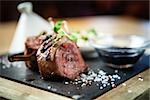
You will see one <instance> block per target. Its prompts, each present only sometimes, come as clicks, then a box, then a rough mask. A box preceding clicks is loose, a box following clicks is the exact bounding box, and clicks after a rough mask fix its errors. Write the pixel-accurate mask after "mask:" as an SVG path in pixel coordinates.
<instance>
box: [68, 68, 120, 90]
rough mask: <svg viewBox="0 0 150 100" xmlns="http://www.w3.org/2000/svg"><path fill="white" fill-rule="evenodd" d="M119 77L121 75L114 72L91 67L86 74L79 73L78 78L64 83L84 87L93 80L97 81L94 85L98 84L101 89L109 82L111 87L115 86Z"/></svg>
mask: <svg viewBox="0 0 150 100" xmlns="http://www.w3.org/2000/svg"><path fill="white" fill-rule="evenodd" d="M117 71H118V70H117ZM117 71H116V72H117ZM120 79H121V77H120V76H119V75H118V74H116V73H115V74H112V75H109V74H107V73H106V72H105V71H103V70H100V69H97V71H93V70H92V69H90V70H89V71H88V73H87V74H84V73H83V74H81V75H80V78H79V79H75V81H70V82H65V84H66V83H67V84H75V85H76V84H81V87H84V86H90V85H91V84H92V83H94V82H98V83H97V84H96V86H99V89H103V88H105V87H107V86H108V85H110V84H111V86H112V87H116V85H115V81H117V80H120Z"/></svg>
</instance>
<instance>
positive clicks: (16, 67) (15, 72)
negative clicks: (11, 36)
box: [0, 56, 150, 100]
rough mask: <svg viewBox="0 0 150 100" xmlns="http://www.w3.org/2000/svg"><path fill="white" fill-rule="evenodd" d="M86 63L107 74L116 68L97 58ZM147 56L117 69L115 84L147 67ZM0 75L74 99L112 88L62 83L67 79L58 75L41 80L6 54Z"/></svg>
mask: <svg viewBox="0 0 150 100" xmlns="http://www.w3.org/2000/svg"><path fill="white" fill-rule="evenodd" d="M86 63H87V64H88V65H89V67H90V68H91V69H93V70H95V71H96V70H97V69H102V70H104V71H105V72H106V73H107V74H114V73H115V70H116V69H113V68H110V67H107V66H105V64H104V63H103V62H102V61H101V60H100V59H99V58H96V59H90V60H86ZM149 66H150V65H149V56H143V57H142V59H141V60H140V61H139V62H138V63H137V64H135V65H134V67H133V68H129V69H117V70H118V72H117V74H118V75H119V76H120V77H121V79H120V80H117V81H116V82H115V84H116V85H119V84H121V83H122V82H124V81H126V80H127V79H129V78H131V77H133V76H135V75H136V74H138V73H140V72H142V71H144V70H146V69H148V68H149ZM0 76H1V77H4V78H7V79H10V80H13V81H17V82H20V83H24V84H26V85H30V86H33V87H36V88H40V89H43V90H46V91H50V92H53V93H57V94H60V95H63V96H67V97H71V98H76V99H86V100H87V99H93V98H96V97H98V96H100V95H102V94H104V93H105V92H107V91H109V90H111V89H112V86H107V87H105V88H103V89H100V88H99V86H97V85H96V84H97V82H93V83H92V85H90V86H84V87H81V84H67V85H66V84H64V83H65V81H68V80H67V79H63V78H60V77H55V78H54V77H52V78H51V79H49V80H42V79H41V77H40V74H39V73H38V72H33V71H31V70H29V69H27V68H26V67H25V64H24V62H15V64H11V63H9V62H8V61H7V56H0Z"/></svg>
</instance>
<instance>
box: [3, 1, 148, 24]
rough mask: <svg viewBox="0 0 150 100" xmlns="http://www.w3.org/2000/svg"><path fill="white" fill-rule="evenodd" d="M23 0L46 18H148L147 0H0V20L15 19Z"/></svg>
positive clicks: (17, 16)
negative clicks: (29, 2) (112, 16)
mask: <svg viewBox="0 0 150 100" xmlns="http://www.w3.org/2000/svg"><path fill="white" fill-rule="evenodd" d="M24 1H31V2H32V3H33V10H34V11H35V12H36V13H38V14H40V15H41V16H42V17H44V18H46V19H47V18H48V17H50V16H51V17H54V18H64V17H65V18H66V17H81V16H82V17H83V16H100V15H119V16H131V17H135V18H139V19H144V20H149V0H87V1H86V0H81V1H80V0H77V1H74V0H64V1H63V0H60V1H59V0H56V1H55V0H44V1H43V0H36V1H34V0H12V1H11V0H0V13H1V16H0V21H1V22H6V21H10V20H17V19H18V18H19V12H18V11H17V9H16V7H17V5H18V4H19V3H21V2H24Z"/></svg>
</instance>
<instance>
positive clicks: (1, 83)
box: [0, 16, 150, 100]
mask: <svg viewBox="0 0 150 100" xmlns="http://www.w3.org/2000/svg"><path fill="white" fill-rule="evenodd" d="M66 20H67V21H68V22H69V26H70V28H71V29H72V30H73V31H76V30H84V29H89V28H96V29H97V30H98V32H102V33H110V34H117V35H130V34H134V35H146V36H149V35H148V34H149V32H148V29H147V28H145V27H144V26H145V22H144V21H139V20H137V19H133V18H128V17H114V16H101V17H83V18H67V19H66ZM16 25H17V22H16V21H11V22H7V23H0V54H3V53H7V52H8V50H9V46H10V43H11V40H12V38H13V33H14V32H15V28H16ZM149 71H150V70H149V69H147V70H146V71H144V72H142V73H140V74H139V75H136V76H134V77H133V78H131V79H129V80H127V81H126V82H124V83H125V84H126V86H124V85H122V84H120V85H119V86H117V87H116V88H114V89H112V90H110V91H109V92H107V93H105V94H103V95H102V96H100V97H98V98H96V99H97V100H133V99H134V98H136V97H137V96H139V95H140V94H142V93H143V92H144V91H146V90H147V89H148V88H150V86H149ZM139 76H141V77H143V81H140V80H138V77H139ZM0 97H3V98H7V99H15V100H16V99H17V100H20V99H21V100H24V99H25V100H41V99H42V100H51V99H52V100H54V99H56V100H57V99H58V100H62V99H63V100H65V99H66V100H69V99H70V98H67V97H63V96H60V95H57V94H54V93H50V92H47V91H44V90H40V89H37V88H34V87H30V86H27V85H24V84H20V83H17V82H14V81H10V80H7V79H4V78H0Z"/></svg>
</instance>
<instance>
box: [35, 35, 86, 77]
mask: <svg viewBox="0 0 150 100" xmlns="http://www.w3.org/2000/svg"><path fill="white" fill-rule="evenodd" d="M56 38H57V37H56V36H53V37H52V38H50V39H49V40H47V41H45V42H43V44H42V45H41V46H40V48H39V49H38V51H37V62H38V66H39V71H40V74H41V75H42V77H43V78H49V77H50V76H51V75H59V76H62V77H66V78H69V79H75V78H78V76H79V74H80V73H82V72H84V71H85V70H86V69H87V66H86V65H85V62H84V60H83V58H82V56H81V54H80V51H79V49H78V47H77V45H76V44H75V43H74V42H73V41H71V40H69V39H68V38H67V37H65V36H63V37H61V38H59V39H58V41H55V42H54V40H55V39H56Z"/></svg>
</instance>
